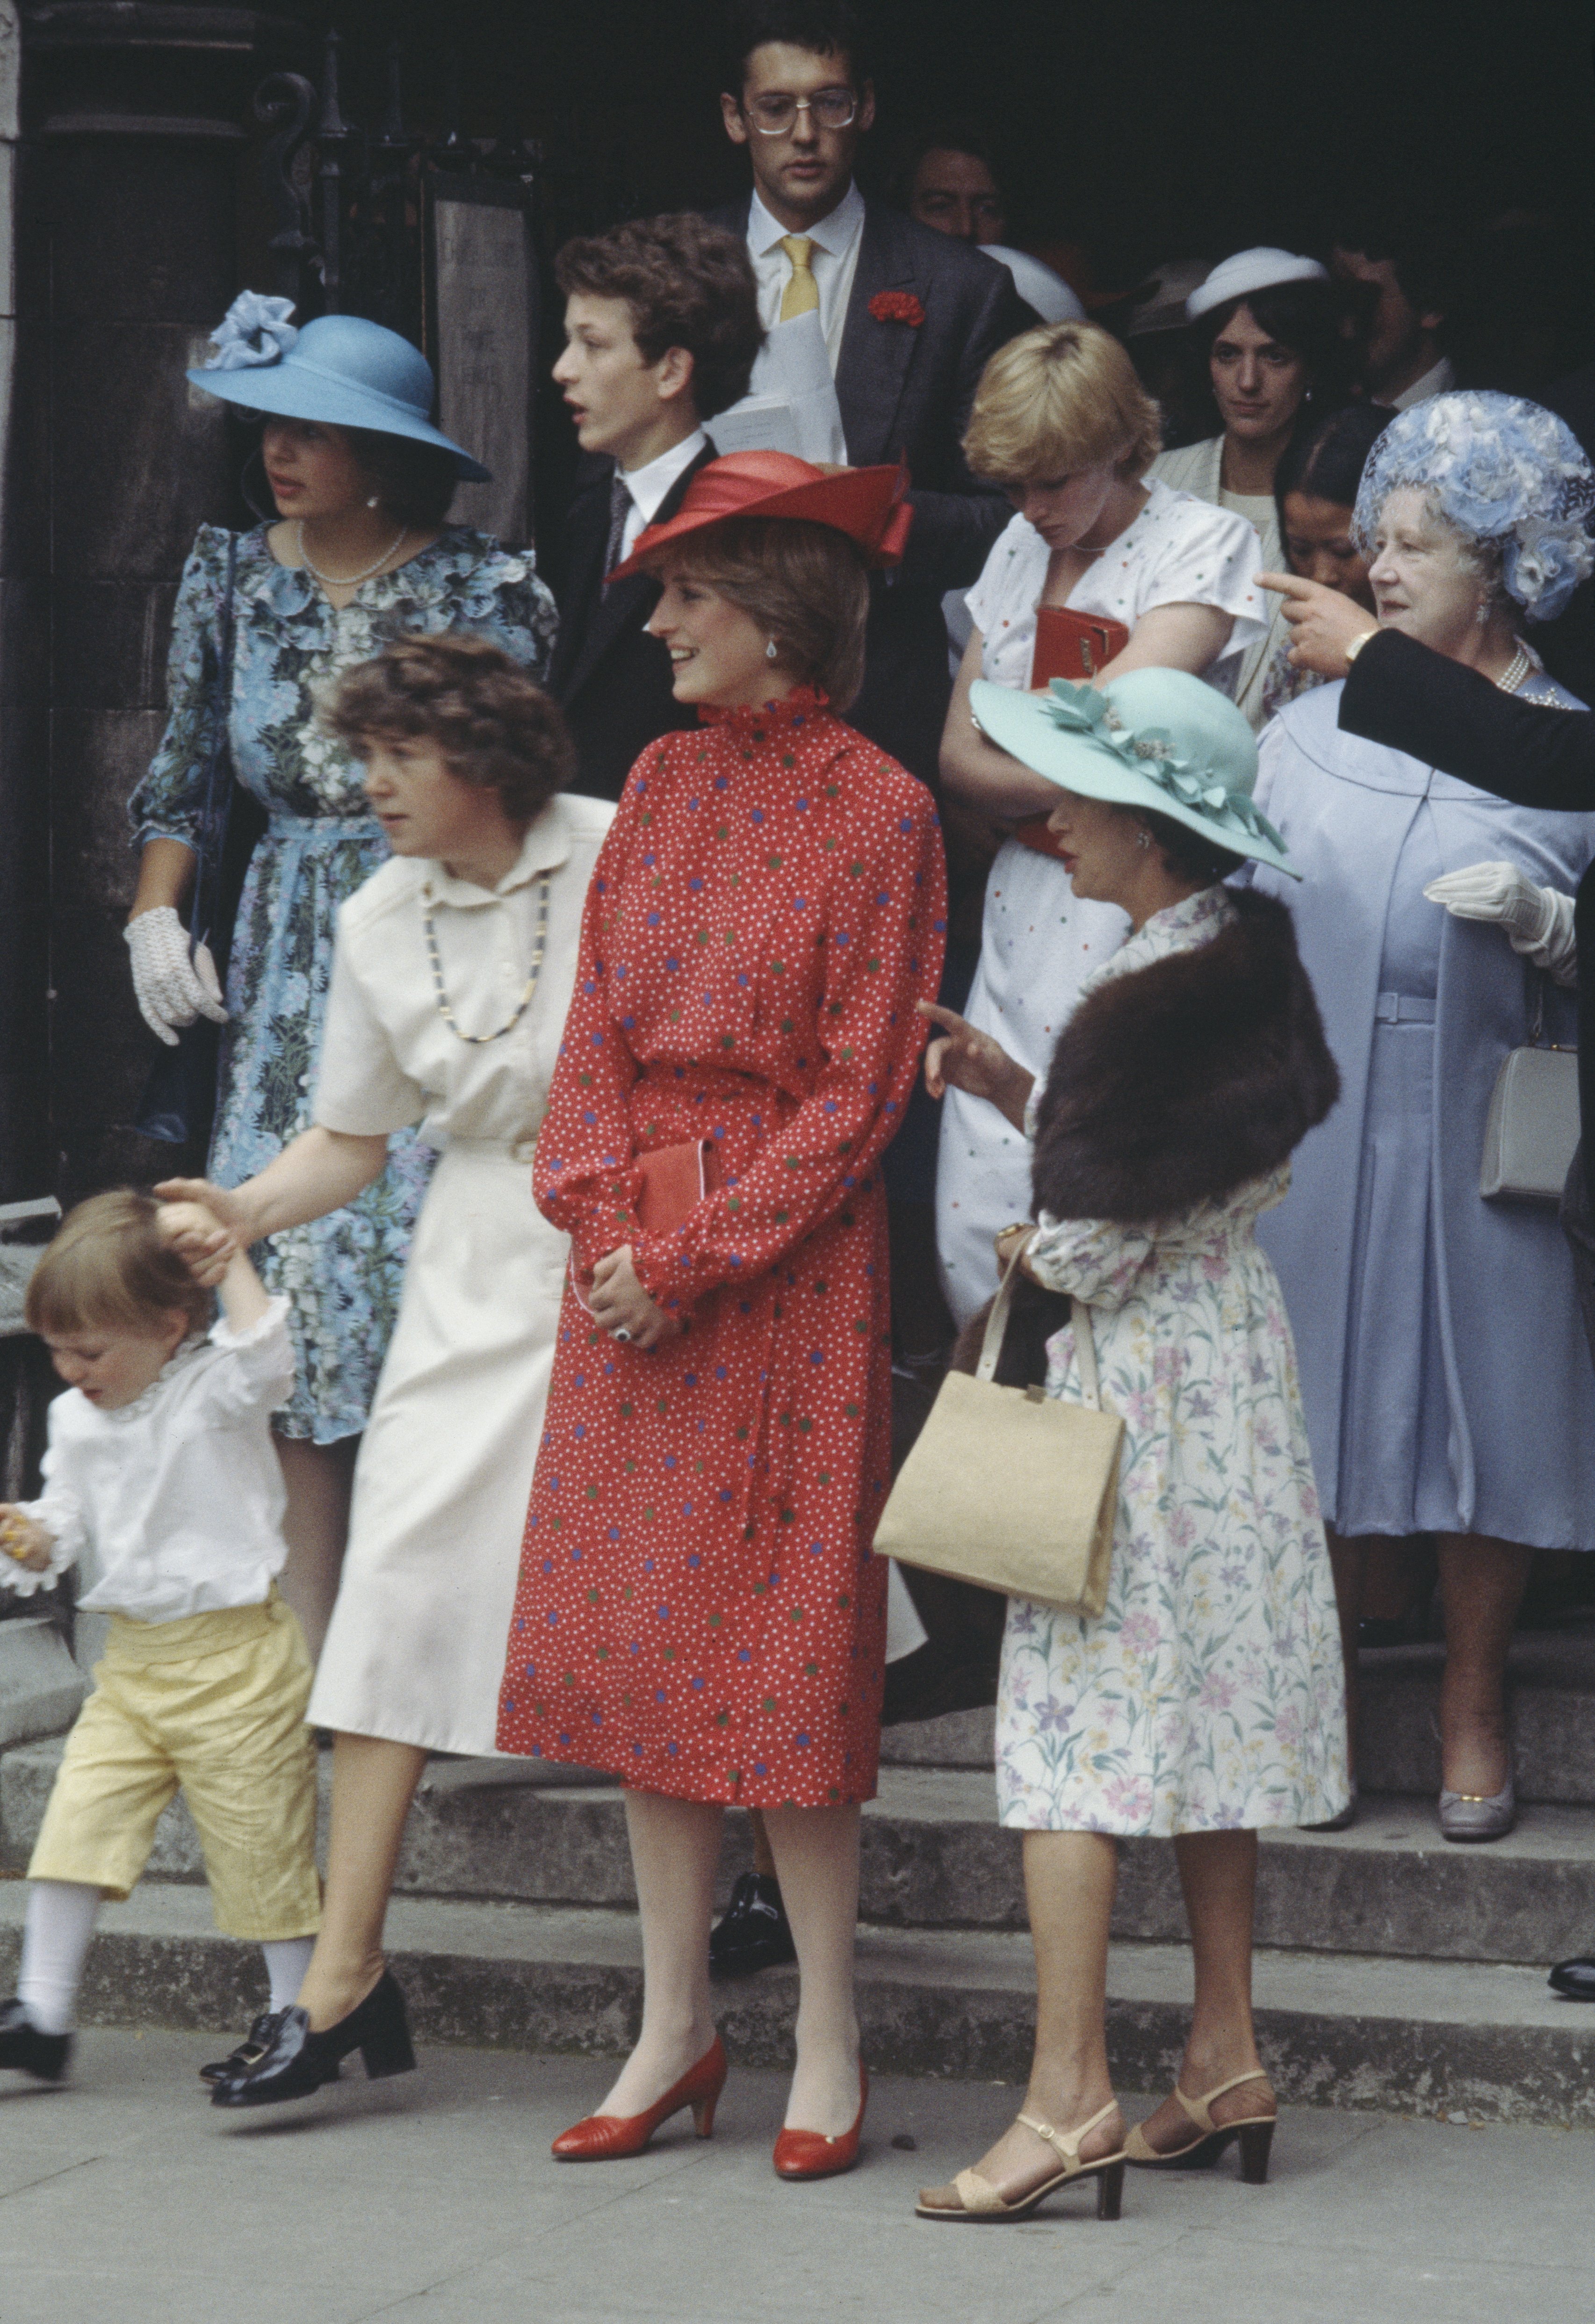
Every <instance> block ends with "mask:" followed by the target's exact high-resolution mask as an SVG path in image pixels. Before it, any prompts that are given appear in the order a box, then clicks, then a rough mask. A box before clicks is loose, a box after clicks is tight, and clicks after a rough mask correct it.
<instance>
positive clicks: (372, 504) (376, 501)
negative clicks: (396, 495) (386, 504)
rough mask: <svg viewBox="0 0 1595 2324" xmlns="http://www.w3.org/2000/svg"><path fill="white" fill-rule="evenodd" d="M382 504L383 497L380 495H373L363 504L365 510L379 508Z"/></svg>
mask: <svg viewBox="0 0 1595 2324" xmlns="http://www.w3.org/2000/svg"><path fill="white" fill-rule="evenodd" d="M382 504H383V496H382V494H381V493H373V494H372V496H371V498H370V499H369V500H368V501H367V502H366V503H365V505H366V507H367V508H381V506H382Z"/></svg>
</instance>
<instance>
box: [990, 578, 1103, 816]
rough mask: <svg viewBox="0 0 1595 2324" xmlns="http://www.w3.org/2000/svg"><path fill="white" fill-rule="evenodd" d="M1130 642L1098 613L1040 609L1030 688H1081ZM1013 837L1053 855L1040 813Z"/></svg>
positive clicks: (1055, 607) (1068, 608)
mask: <svg viewBox="0 0 1595 2324" xmlns="http://www.w3.org/2000/svg"><path fill="white" fill-rule="evenodd" d="M1128 644H1129V631H1128V630H1127V629H1126V628H1125V626H1124V623H1123V622H1110V621H1108V620H1107V619H1106V618H1105V617H1104V616H1103V615H1102V614H1100V613H1075V611H1074V607H1073V606H1072V605H1043V606H1042V607H1041V609H1040V611H1039V612H1038V613H1037V616H1036V650H1035V652H1034V653H1033V654H1032V656H1031V658H1030V686H1031V689H1032V691H1034V690H1036V689H1037V688H1039V687H1043V686H1048V685H1050V684H1051V682H1052V680H1053V679H1054V678H1067V679H1068V680H1069V682H1070V684H1071V685H1072V686H1079V685H1082V684H1083V683H1084V682H1085V681H1086V680H1087V679H1089V678H1095V677H1096V676H1097V675H1098V674H1099V672H1100V671H1102V670H1104V669H1106V668H1107V667H1108V664H1109V663H1110V662H1111V660H1112V659H1113V658H1114V656H1115V655H1116V654H1120V653H1122V652H1123V650H1124V649H1125V647H1126V646H1127V645H1128ZM1014 837H1015V838H1016V839H1017V840H1018V841H1019V844H1020V846H1021V847H1028V848H1032V849H1034V851H1035V853H1037V855H1051V856H1056V854H1057V853H1058V848H1057V843H1056V841H1055V839H1054V838H1053V835H1052V834H1051V832H1050V831H1048V829H1047V827H1046V816H1044V815H1038V816H1033V817H1032V818H1031V820H1030V821H1029V822H1028V823H1021V824H1019V825H1018V826H1017V828H1016V829H1015V832H1014Z"/></svg>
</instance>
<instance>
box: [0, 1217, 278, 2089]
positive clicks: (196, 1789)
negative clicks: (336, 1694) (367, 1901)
mask: <svg viewBox="0 0 1595 2324" xmlns="http://www.w3.org/2000/svg"><path fill="white" fill-rule="evenodd" d="M216 1225H217V1222H216V1221H215V1220H214V1219H213V1218H212V1217H211V1216H210V1214H209V1213H207V1212H206V1211H204V1210H203V1209H202V1208H201V1207H200V1206H199V1205H198V1203H166V1204H159V1203H155V1202H154V1201H153V1200H152V1198H151V1197H150V1196H149V1195H148V1194H136V1193H134V1192H132V1191H131V1190H124V1191H122V1192H119V1193H114V1194H97V1195H96V1196H95V1197H94V1198H93V1199H92V1201H89V1202H87V1203H80V1204H79V1205H78V1208H77V1209H76V1210H75V1211H73V1212H72V1213H71V1215H70V1216H69V1218H68V1219H67V1221H66V1222H65V1224H64V1225H63V1226H62V1228H61V1230H60V1233H59V1234H58V1235H57V1236H56V1238H55V1240H54V1241H53V1242H52V1243H51V1245H50V1247H49V1249H48V1250H46V1251H45V1253H44V1255H43V1257H42V1258H41V1260H40V1262H39V1265H38V1267H37V1268H36V1269H35V1270H34V1274H33V1277H32V1282H31V1283H30V1284H29V1286H28V1296H27V1309H26V1313H27V1320H28V1324H29V1328H30V1329H31V1330H32V1331H34V1332H37V1333H39V1334H40V1336H41V1338H42V1339H43V1341H44V1342H45V1344H46V1346H47V1347H48V1348H49V1350H50V1353H51V1360H52V1362H53V1363H54V1365H55V1369H56V1370H57V1371H58V1372H59V1373H60V1377H61V1379H64V1380H65V1381H66V1382H67V1383H68V1392H67V1394H66V1395H64V1396H60V1397H57V1398H56V1400H55V1402H54V1403H53V1404H52V1405H51V1407H50V1446H49V1450H48V1452H46V1453H45V1456H44V1489H43V1492H42V1494H41V1498H40V1499H38V1500H36V1501H23V1502H8V1503H0V1549H4V1550H5V1552H6V1554H5V1556H0V1582H9V1583H10V1584H11V1586H12V1587H13V1588H14V1589H15V1590H17V1591H20V1592H22V1593H23V1594H27V1593H29V1592H31V1591H34V1590H37V1589H39V1588H41V1587H43V1586H47V1585H48V1584H49V1583H50V1582H53V1581H54V1580H55V1579H56V1578H57V1577H58V1576H59V1575H60V1573H62V1572H65V1570H66V1569H67V1567H68V1566H69V1565H71V1564H73V1563H77V1565H78V1569H79V1573H80V1576H81V1579H82V1582H83V1583H84V1584H85V1585H86V1586H85V1587H84V1588H83V1589H82V1591H81V1592H80V1594H79V1597H78V1607H79V1609H81V1610H83V1611H87V1612H100V1611H103V1612H106V1613H108V1614H109V1616H110V1618H111V1619H110V1636H109V1637H108V1639H107V1641H106V1652H105V1657H104V1659H103V1661H101V1662H99V1663H98V1664H97V1665H96V1666H95V1673H94V1679H95V1687H94V1692H93V1693H92V1694H91V1695H90V1696H89V1698H88V1701H87V1702H86V1703H85V1704H84V1706H83V1709H82V1711H80V1712H79V1713H78V1722H77V1724H76V1726H75V1727H74V1728H73V1729H72V1731H71V1734H70V1735H69V1737H68V1738H67V1748H66V1753H65V1756H64V1757H63V1758H62V1760H61V1764H60V1773H59V1774H58V1775H57V1776H56V1780H55V1788H54V1790H53V1791H52V1792H51V1795H50V1804H49V1806H48V1807H47V1808H46V1810H45V1814H44V1821H43V1824H42V1826H41V1829H40V1833H39V1839H38V1844H37V1846H36V1847H35V1848H34V1850H33V1856H32V1862H31V1864H30V1865H29V1867H28V1877H29V1879H30V1880H31V1881H32V1884H33V1886H32V1892H31V1894H30V1895H29V1898H28V1909H27V1920H26V1925H25V1929H24V1932H23V1958H22V1972H21V1978H20V1981H19V1984H18V1987H17V1995H16V1998H15V1999H14V2000H13V2001H8V2002H6V2003H5V2004H4V2006H0V2067H12V2068H14V2069H16V2070H20V2071H21V2072H23V2073H26V2074H32V2075H33V2076H35V2077H36V2078H37V2079H39V2080H43V2081H60V2079H61V2077H62V2075H63V2074H64V2073H65V2071H66V2068H67V2061H68V2058H69V2054H70V2051H71V2027H72V2014H73V2002H74V1999H75V1997H76V1995H77V1991H78V1984H79V1981H80V1979H81V1978H82V1974H83V1963H84V1959H85V1956H86V1955H87V1953H88V1941H89V1939H90V1937H91V1936H92V1935H93V1933H94V1923H95V1916H96V1914H97V1912H98V1910H99V1904H100V1899H101V1897H102V1896H112V1897H122V1896H125V1895H128V1893H129V1892H130V1890H131V1889H132V1888H133V1887H134V1884H135V1883H136V1882H137V1880H138V1878H139V1876H140V1874H141V1873H142V1872H143V1868H144V1866H145V1864H146V1862H147V1861H148V1858H149V1854H150V1849H151V1847H152V1843H153V1840H154V1835H155V1824H156V1821H157V1819H158V1818H159V1816H160V1813H161V1809H162V1808H163V1807H165V1805H166V1803H167V1802H168V1801H169V1800H170V1799H171V1797H172V1796H173V1794H175V1793H176V1792H178V1791H179V1790H180V1791H181V1792H182V1794H183V1795H184V1797H185V1798H186V1799H187V1801H188V1803H189V1813H190V1814H191V1815H192V1817H193V1819H194V1822H195V1824H196V1826H197V1828H198V1833H199V1839H200V1843H201V1845H202V1847H203V1849H204V1851H205V1870H206V1877H207V1879H208V1881H209V1883H210V1894H211V1904H212V1908H213V1910H214V1912H215V1914H216V1922H217V1927H218V1928H219V1929H220V1930H221V1931H222V1932H224V1934H226V1935H228V1936H235V1937H245V1938H249V1939H252V1940H253V1941H255V1942H256V1943H258V1944H259V1945H260V1946H261V1948H262V1950H263V1952H264V1954H265V1958H266V1971H267V1975H268V1977H269V1978H270V1981H271V1987H272V2000H271V2006H272V2008H281V2007H284V2006H286V2005H287V2004H288V2003H290V2002H291V2001H292V1999H293V1998H294V1996H295V1994H296V1993H297V1992H298V1989H299V1986H300V1978H302V1976H303V1974H304V1970H305V1967H306V1964H307V1963H308V1961H309V1955H310V1950H311V1942H312V1939H313V1937H314V1934H315V1932H316V1930H317V1928H318V1925H319V1923H320V1902H321V1900H320V1888H319V1884H318V1880H317V1877H316V1858H315V1836H316V1755H315V1746H314V1743H313V1741H312V1738H311V1735H310V1731H309V1728H308V1727H307V1726H306V1724H305V1706H306V1703H307V1702H308V1701H309V1692H310V1660H309V1654H308V1653H307V1651H306V1647H305V1642H304V1639H303V1637H301V1635H300V1627H299V1624H298V1622H297V1621H296V1620H295V1618H294V1617H293V1615H292V1614H291V1613H290V1611H289V1609H288V1608H287V1607H286V1606H285V1605H284V1604H283V1603H282V1601H281V1599H280V1598H279V1597H278V1595H277V1592H276V1588H275V1577H276V1575H277V1573H278V1572H280V1570H281V1565H282V1563H283V1560H284V1558H285V1557H286V1555H287V1548H286V1545H285V1544H284V1542H283V1538H282V1530H281V1518H282V1506H283V1490H282V1476H281V1469H280V1468H279V1465H278V1462H277V1455H276V1453H275V1452H274V1451H273V1450H272V1439H271V1434H270V1423H271V1416H272V1410H273V1408H274V1407H275V1406H279V1405H281V1404H283V1403H285V1402H286V1400H287V1398H288V1397H289V1395H290V1392H291V1390H292V1388H293V1379H294V1367H293V1355H292V1351H291V1350H290V1345H289V1339H288V1331H287V1324H286V1320H285V1319H286V1316H287V1312H288V1309H287V1302H286V1301H285V1300H281V1299H271V1298H268V1297H267V1296H266V1293H265V1291H264V1289H263V1286H262V1284H261V1280H260V1277H258V1276H257V1275H256V1273H255V1271H254V1268H253V1267H252V1266H251V1265H250V1263H249V1260H248V1259H247V1258H246V1257H245V1256H244V1252H243V1251H242V1250H238V1249H236V1248H230V1249H228V1250H227V1251H226V1265H225V1271H224V1272H223V1273H222V1274H221V1277H220V1283H219V1286H218V1288H219V1292H220V1297H221V1305H222V1320H221V1322H219V1323H217V1324H216V1325H215V1327H214V1328H213V1329H211V1330H209V1331H207V1324H208V1323H209V1322H210V1316H211V1312H212V1299H211V1294H210V1292H209V1291H208V1290H207V1289H205V1288H204V1287H203V1286H202V1285H201V1283H200V1281H199V1279H198V1276H197V1275H195V1274H194V1273H192V1272H190V1270H189V1268H188V1267H187V1266H186V1265H185V1264H184V1262H183V1260H182V1259H181V1258H180V1256H179V1255H178V1252H177V1250H175V1249H174V1248H173V1238H174V1237H175V1236H176V1235H177V1234H179V1233H180V1232H181V1231H184V1230H185V1229H188V1230H189V1231H193V1230H196V1229H198V1231H201V1232H204V1231H207V1230H208V1231H214V1229H215V1227H216ZM207 1272H208V1273H211V1274H212V1275H214V1273H215V1266H214V1264H213V1265H212V1267H211V1268H207ZM214 2071H215V2070H214V2069H207V2074H209V2073H212V2072H214Z"/></svg>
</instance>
